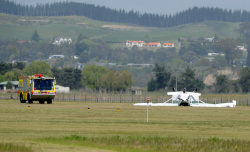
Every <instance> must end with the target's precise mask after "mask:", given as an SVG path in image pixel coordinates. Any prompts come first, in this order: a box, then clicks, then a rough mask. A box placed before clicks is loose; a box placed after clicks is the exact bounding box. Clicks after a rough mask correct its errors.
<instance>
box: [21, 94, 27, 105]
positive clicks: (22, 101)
mask: <svg viewBox="0 0 250 152" xmlns="http://www.w3.org/2000/svg"><path fill="white" fill-rule="evenodd" d="M20 102H21V103H26V100H23V95H22V94H21V95H20Z"/></svg>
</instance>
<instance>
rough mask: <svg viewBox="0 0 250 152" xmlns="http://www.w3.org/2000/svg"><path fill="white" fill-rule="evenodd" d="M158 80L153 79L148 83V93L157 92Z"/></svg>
mask: <svg viewBox="0 0 250 152" xmlns="http://www.w3.org/2000/svg"><path fill="white" fill-rule="evenodd" d="M156 85H157V83H156V80H155V79H153V78H152V79H151V80H149V81H148V83H147V88H148V91H155V90H156Z"/></svg>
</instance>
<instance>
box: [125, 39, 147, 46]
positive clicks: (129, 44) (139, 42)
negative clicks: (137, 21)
mask: <svg viewBox="0 0 250 152" xmlns="http://www.w3.org/2000/svg"><path fill="white" fill-rule="evenodd" d="M126 46H127V47H133V46H137V47H143V46H146V43H145V42H144V41H131V40H127V41H126Z"/></svg>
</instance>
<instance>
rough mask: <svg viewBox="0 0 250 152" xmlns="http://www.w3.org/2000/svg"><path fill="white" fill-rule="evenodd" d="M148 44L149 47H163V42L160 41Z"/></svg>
mask: <svg viewBox="0 0 250 152" xmlns="http://www.w3.org/2000/svg"><path fill="white" fill-rule="evenodd" d="M148 46H149V47H161V43H160V42H149V43H148Z"/></svg>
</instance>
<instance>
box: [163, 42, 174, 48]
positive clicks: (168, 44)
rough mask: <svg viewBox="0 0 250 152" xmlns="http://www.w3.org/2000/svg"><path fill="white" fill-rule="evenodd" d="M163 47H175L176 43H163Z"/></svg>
mask: <svg viewBox="0 0 250 152" xmlns="http://www.w3.org/2000/svg"><path fill="white" fill-rule="evenodd" d="M163 47H166V48H174V43H164V44H163Z"/></svg>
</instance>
